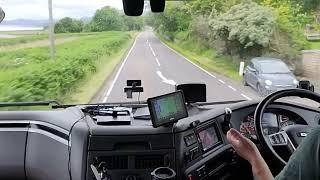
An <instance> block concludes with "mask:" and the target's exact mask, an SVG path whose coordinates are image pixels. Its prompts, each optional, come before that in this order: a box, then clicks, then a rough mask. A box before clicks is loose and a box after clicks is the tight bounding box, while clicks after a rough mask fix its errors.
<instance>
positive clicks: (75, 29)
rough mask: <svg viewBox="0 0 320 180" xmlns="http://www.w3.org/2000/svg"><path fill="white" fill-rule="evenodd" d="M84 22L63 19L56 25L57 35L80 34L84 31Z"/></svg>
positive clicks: (67, 18)
mask: <svg viewBox="0 0 320 180" xmlns="http://www.w3.org/2000/svg"><path fill="white" fill-rule="evenodd" d="M83 26H84V25H83V22H82V21H80V20H76V19H72V18H69V17H65V18H62V19H61V20H59V21H58V22H57V23H56V24H55V25H54V32H55V33H79V32H82V30H83Z"/></svg>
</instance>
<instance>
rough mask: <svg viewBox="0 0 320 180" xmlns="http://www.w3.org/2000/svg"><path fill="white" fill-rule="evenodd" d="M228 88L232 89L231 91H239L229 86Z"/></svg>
mask: <svg viewBox="0 0 320 180" xmlns="http://www.w3.org/2000/svg"><path fill="white" fill-rule="evenodd" d="M228 88H230V89H232V90H233V91H237V89H236V88H234V87H232V86H230V85H229V86H228Z"/></svg>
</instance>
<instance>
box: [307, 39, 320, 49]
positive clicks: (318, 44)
mask: <svg viewBox="0 0 320 180" xmlns="http://www.w3.org/2000/svg"><path fill="white" fill-rule="evenodd" d="M309 44H310V49H312V50H320V41H313V42H309Z"/></svg>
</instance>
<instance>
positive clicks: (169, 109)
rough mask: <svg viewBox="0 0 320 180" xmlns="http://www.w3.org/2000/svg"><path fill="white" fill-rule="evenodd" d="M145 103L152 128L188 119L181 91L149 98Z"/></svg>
mask: <svg viewBox="0 0 320 180" xmlns="http://www.w3.org/2000/svg"><path fill="white" fill-rule="evenodd" d="M147 101H148V107H149V111H150V117H151V120H152V125H153V127H159V126H163V125H169V124H173V123H175V122H177V121H178V120H179V119H182V118H185V117H188V111H187V107H186V104H185V101H184V96H183V92H182V91H177V92H174V93H170V94H166V95H162V96H158V97H154V98H149V99H148V100H147Z"/></svg>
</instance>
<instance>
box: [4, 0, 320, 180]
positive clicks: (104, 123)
mask: <svg viewBox="0 0 320 180" xmlns="http://www.w3.org/2000/svg"><path fill="white" fill-rule="evenodd" d="M151 2H152V3H153V4H155V5H154V6H152V7H153V11H155V12H160V11H163V9H164V0H163V1H155V0H151ZM123 3H124V10H125V12H126V14H127V15H131V16H137V15H141V13H142V8H143V1H140V0H136V1H132V0H124V1H123ZM141 4H142V5H141ZM126 83H127V87H126V88H125V89H124V92H126V93H123V92H121V93H123V95H124V96H125V95H127V96H128V97H130V96H132V94H133V93H140V92H141V91H143V82H141V81H139V80H128V81H127V82H126ZM303 83H305V82H302V84H301V86H300V88H295V89H286V90H281V91H277V92H274V93H272V94H271V95H269V96H267V97H265V98H263V99H260V100H251V101H248V100H239V101H226V102H206V94H208V93H214V92H208V91H206V85H205V84H184V85H180V86H177V89H176V91H174V92H172V93H169V94H163V95H161V96H157V97H149V99H148V100H147V101H141V102H128V103H125V102H121V103H98V104H60V103H58V102H56V101H47V102H2V103H0V107H13V106H14V107H30V106H32V107H37V106H48V107H50V108H51V109H50V110H15V111H0V179H6V180H9V179H13V180H15V179H19V180H27V179H28V180H44V179H46V180H57V179H59V180H150V179H177V180H178V179H181V180H182V179H186V180H200V179H201V180H205V179H254V177H253V175H252V172H251V166H250V164H249V163H248V162H247V161H245V160H244V159H242V158H241V157H240V156H238V155H237V153H236V152H235V150H234V149H233V148H232V146H231V145H230V144H229V143H228V141H227V139H226V133H227V131H228V130H229V129H230V128H235V129H237V130H238V131H239V132H241V134H243V135H244V136H246V137H247V138H249V139H251V140H252V141H253V142H254V143H255V144H256V145H257V147H258V148H259V151H260V152H261V153H262V155H263V157H264V159H265V160H266V161H267V163H268V165H269V167H270V168H271V171H272V173H273V174H274V175H277V174H278V173H279V172H280V171H281V170H282V168H283V167H284V165H285V164H286V163H287V161H288V159H289V158H290V156H291V154H292V153H294V151H295V149H296V148H297V147H298V146H299V143H300V142H301V140H302V139H303V138H305V137H306V136H307V134H308V132H310V131H311V129H312V128H314V127H318V126H319V124H320V110H319V108H314V107H309V106H305V105H303V104H300V103H298V102H296V101H295V99H293V100H291V101H286V100H279V99H281V98H285V97H288V96H295V97H299V98H303V99H304V98H305V99H311V100H313V101H316V102H317V103H320V95H319V94H317V93H315V92H312V91H311V90H312V89H310V88H309V87H310V85H308V84H307V85H306V84H303Z"/></svg>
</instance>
